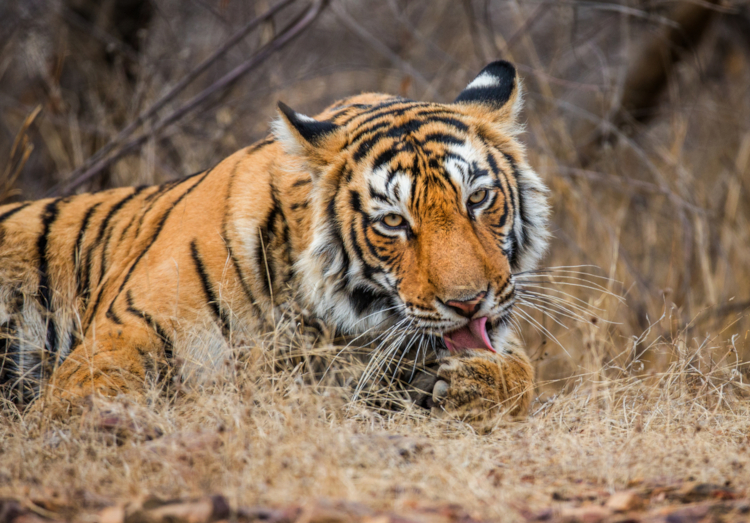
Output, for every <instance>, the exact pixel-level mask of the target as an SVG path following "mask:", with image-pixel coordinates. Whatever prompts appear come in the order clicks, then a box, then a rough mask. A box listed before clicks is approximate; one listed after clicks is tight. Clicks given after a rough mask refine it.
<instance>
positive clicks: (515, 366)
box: [433, 342, 534, 423]
mask: <svg viewBox="0 0 750 523" xmlns="http://www.w3.org/2000/svg"><path fill="white" fill-rule="evenodd" d="M437 376H438V380H439V381H438V382H437V384H436V385H435V389H434V392H433V397H434V399H435V400H437V402H438V404H439V407H438V408H439V409H440V410H441V411H444V412H447V413H448V414H450V415H452V416H455V417H458V418H460V419H464V420H467V421H471V422H480V423H481V422H484V421H488V420H491V419H492V418H495V417H496V416H498V415H499V414H503V413H506V414H509V415H510V416H512V417H523V416H525V415H526V414H527V413H528V410H529V406H530V404H531V400H532V399H533V393H534V368H533V367H532V365H531V361H530V360H529V357H528V356H527V355H526V353H525V352H524V350H523V349H522V348H521V347H520V346H519V345H518V344H517V343H515V342H510V343H509V344H508V347H507V350H505V351H503V352H502V353H492V352H489V351H486V350H471V351H464V352H461V353H459V354H455V355H451V356H449V357H447V358H444V359H443V360H442V362H441V365H440V368H439V369H438V374H437Z"/></svg>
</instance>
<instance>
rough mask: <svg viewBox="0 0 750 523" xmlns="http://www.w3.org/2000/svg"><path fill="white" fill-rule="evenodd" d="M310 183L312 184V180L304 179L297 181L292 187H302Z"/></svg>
mask: <svg viewBox="0 0 750 523" xmlns="http://www.w3.org/2000/svg"><path fill="white" fill-rule="evenodd" d="M308 183H312V178H302V179H301V180H297V181H296V182H294V183H293V184H292V187H301V186H303V185H307V184H308Z"/></svg>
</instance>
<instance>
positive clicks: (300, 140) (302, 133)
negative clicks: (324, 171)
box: [273, 102, 339, 163]
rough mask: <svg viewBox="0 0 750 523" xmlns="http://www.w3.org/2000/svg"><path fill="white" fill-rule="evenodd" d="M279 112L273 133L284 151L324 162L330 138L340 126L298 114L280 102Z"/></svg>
mask: <svg viewBox="0 0 750 523" xmlns="http://www.w3.org/2000/svg"><path fill="white" fill-rule="evenodd" d="M279 112H280V113H281V114H280V116H279V118H277V119H276V120H275V121H274V123H273V133H274V135H276V138H277V139H278V140H279V141H280V142H281V143H282V145H283V146H284V150H285V151H286V152H287V153H289V154H294V155H300V156H305V157H308V159H310V160H313V161H315V160H316V159H318V160H324V158H323V157H325V156H326V155H325V149H326V148H327V147H326V146H327V145H328V143H327V142H328V138H330V137H331V136H332V135H334V134H335V133H336V131H337V130H338V129H339V126H338V125H336V124H334V123H331V122H325V121H319V120H316V119H314V118H310V117H309V116H306V115H304V114H301V113H298V112H296V111H295V110H294V109H292V108H291V107H289V106H288V105H286V104H285V103H283V102H279ZM315 163H317V162H315Z"/></svg>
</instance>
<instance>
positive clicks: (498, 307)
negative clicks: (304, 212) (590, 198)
mask: <svg viewBox="0 0 750 523" xmlns="http://www.w3.org/2000/svg"><path fill="white" fill-rule="evenodd" d="M519 106H520V95H519V87H518V80H517V78H516V73H515V70H514V68H513V67H512V66H511V65H510V64H508V63H507V62H496V63H493V64H491V65H489V66H488V67H487V68H485V69H484V70H483V71H482V72H481V73H480V75H479V76H478V77H477V78H476V79H475V80H474V81H473V82H472V83H470V84H469V85H468V86H467V88H466V89H465V90H464V91H463V92H462V93H461V94H460V95H459V97H458V98H457V99H456V101H455V102H454V103H453V104H432V103H422V102H413V101H410V100H404V99H399V98H391V97H382V96H379V95H361V96H359V97H355V98H354V99H350V100H347V101H345V102H344V103H343V104H342V105H340V106H337V107H335V108H334V109H333V110H332V111H331V112H330V113H329V114H324V115H323V116H322V117H321V118H320V119H319V120H313V119H311V118H309V117H306V116H303V115H300V114H298V113H295V112H294V111H292V110H291V109H289V108H287V107H286V106H283V105H281V106H280V107H281V109H282V113H283V114H284V119H283V120H282V122H283V123H284V124H285V125H283V126H279V128H277V134H279V135H280V136H281V138H282V139H283V140H284V141H285V143H289V142H291V143H292V148H293V150H294V152H295V153H296V154H297V155H298V156H300V157H302V158H303V159H304V161H305V162H306V163H307V164H308V167H309V168H310V170H311V171H312V176H313V180H314V189H313V192H312V199H313V202H312V203H313V209H314V212H315V219H314V227H313V238H312V241H311V244H310V248H309V249H308V252H307V253H306V254H305V255H304V256H303V257H302V259H301V260H300V262H299V263H298V265H299V269H300V270H301V271H302V272H303V274H304V277H303V282H304V283H305V284H306V287H308V288H307V291H308V292H309V293H310V294H311V295H314V296H317V299H316V300H315V301H316V306H317V307H318V312H323V313H324V314H325V315H327V316H328V317H330V319H332V320H333V321H334V322H335V323H336V324H337V325H338V326H339V328H341V329H342V330H344V331H345V332H351V333H361V332H365V331H367V330H368V329H376V330H378V327H381V328H383V327H385V326H392V325H400V326H401V327H403V328H404V330H409V331H416V332H418V333H424V334H427V335H431V336H442V337H443V339H444V342H445V345H446V347H447V348H448V349H449V350H451V351H458V350H462V349H487V350H492V351H496V350H501V348H502V345H503V343H502V340H503V337H504V336H505V333H506V329H507V326H506V324H507V321H508V317H509V314H510V311H511V308H512V306H513V301H514V289H515V287H514V273H515V272H518V271H522V270H527V269H530V268H532V267H533V266H534V264H535V263H536V260H537V259H538V257H539V256H540V255H541V253H542V251H543V249H544V247H545V244H546V240H547V232H546V217H547V212H548V210H547V204H546V198H545V194H546V189H545V187H544V185H543V184H542V182H541V181H540V179H539V178H538V176H537V175H536V174H535V173H534V172H533V171H532V170H531V169H530V168H529V167H528V165H527V163H526V160H525V156H524V152H523V148H522V146H521V145H520V144H519V143H518V142H517V141H516V139H515V137H516V134H517V133H518V130H519V129H518V126H517V124H516V117H517V112H518V110H519Z"/></svg>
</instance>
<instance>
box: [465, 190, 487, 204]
mask: <svg viewBox="0 0 750 523" xmlns="http://www.w3.org/2000/svg"><path fill="white" fill-rule="evenodd" d="M485 198H487V190H486V189H482V190H481V191H477V192H475V193H474V194H472V195H471V196H469V203H473V204H474V205H476V204H478V203H482V202H483V201H484V199H485Z"/></svg>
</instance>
